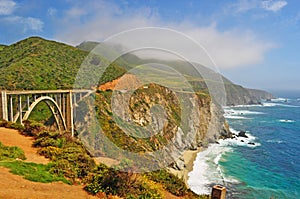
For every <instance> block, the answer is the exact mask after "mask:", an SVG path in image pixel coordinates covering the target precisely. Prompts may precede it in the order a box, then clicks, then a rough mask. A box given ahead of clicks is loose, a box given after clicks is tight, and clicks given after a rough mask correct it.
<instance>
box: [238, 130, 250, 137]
mask: <svg viewBox="0 0 300 199" xmlns="http://www.w3.org/2000/svg"><path fill="white" fill-rule="evenodd" d="M238 137H243V138H248V136H247V135H246V132H245V131H240V132H239V134H238Z"/></svg>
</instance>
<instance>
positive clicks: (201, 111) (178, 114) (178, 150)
mask: <svg viewBox="0 0 300 199" xmlns="http://www.w3.org/2000/svg"><path fill="white" fill-rule="evenodd" d="M126 102H129V103H128V104H127V103H126ZM82 103H83V102H82ZM85 103H86V106H85V107H86V108H87V109H89V108H88V107H90V108H92V106H93V104H92V103H90V102H88V100H87V101H86V102H85ZM112 104H113V106H112ZM95 105H96V108H95V109H96V112H95V115H96V117H94V116H91V115H90V114H83V113H90V111H82V110H81V111H80V113H78V114H80V115H81V120H78V121H77V123H76V125H77V131H78V133H79V135H80V137H81V140H82V141H83V142H84V143H85V145H88V146H89V151H90V152H91V153H92V154H94V155H95V156H100V157H108V158H113V159H117V160H119V161H120V162H121V161H122V160H124V159H129V160H128V162H130V165H127V166H128V168H123V169H125V170H132V169H134V170H136V171H140V169H141V168H142V169H144V170H152V169H157V168H163V167H166V166H168V168H169V170H170V171H172V173H176V174H177V175H179V176H180V177H182V178H183V179H184V180H185V181H186V180H187V174H188V171H190V170H191V166H188V165H187V163H186V162H185V161H184V158H183V157H184V153H186V152H187V151H190V150H191V151H195V154H194V155H193V156H192V157H191V158H190V160H189V161H190V162H193V161H194V159H195V155H196V152H197V150H198V149H199V147H206V146H207V145H208V144H209V143H213V142H215V141H216V140H218V139H220V138H225V137H230V136H231V133H230V131H229V128H228V125H227V123H226V121H225V119H224V117H223V111H222V108H221V107H219V106H218V105H216V104H214V103H213V102H212V100H211V98H210V96H209V95H206V94H204V93H197V94H195V93H181V92H174V91H171V90H169V89H168V88H166V87H163V86H160V85H157V84H149V85H147V87H141V88H138V89H137V90H135V91H134V92H133V93H126V92H125V91H117V90H115V91H114V93H113V91H111V90H107V91H99V92H97V94H96V96H95ZM80 107H82V104H80ZM93 118H97V120H98V121H95V120H93ZM97 122H99V124H100V126H101V130H99V128H97V125H96V123H97ZM84 123H85V124H86V125H83V124H84ZM86 127H88V129H86ZM99 131H100V132H101V134H99ZM106 139H107V141H104V140H106ZM112 143H113V144H112ZM112 145H115V146H117V147H113V146H112ZM124 151H126V154H124V153H123V152H124ZM127 152H130V153H133V154H134V155H128V153H127ZM157 152H158V153H157ZM140 154H143V155H142V156H140ZM148 154H151V155H148Z"/></svg>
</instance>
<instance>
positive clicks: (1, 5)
mask: <svg viewBox="0 0 300 199" xmlns="http://www.w3.org/2000/svg"><path fill="white" fill-rule="evenodd" d="M16 5H17V4H16V3H15V2H14V1H11V0H0V15H10V14H12V13H13V11H14V10H15V8H16Z"/></svg>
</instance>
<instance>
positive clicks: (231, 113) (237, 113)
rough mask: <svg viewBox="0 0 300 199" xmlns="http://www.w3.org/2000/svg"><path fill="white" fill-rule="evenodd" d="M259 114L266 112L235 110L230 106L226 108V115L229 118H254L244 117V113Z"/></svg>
mask: <svg viewBox="0 0 300 199" xmlns="http://www.w3.org/2000/svg"><path fill="white" fill-rule="evenodd" d="M257 114H264V113H262V112H256V111H249V110H234V109H229V108H226V109H224V117H225V118H229V119H252V118H249V117H244V115H257Z"/></svg>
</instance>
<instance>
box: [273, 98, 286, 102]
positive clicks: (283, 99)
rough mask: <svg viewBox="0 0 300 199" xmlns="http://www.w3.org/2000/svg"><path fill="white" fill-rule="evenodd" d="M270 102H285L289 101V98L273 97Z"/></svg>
mask: <svg viewBox="0 0 300 199" xmlns="http://www.w3.org/2000/svg"><path fill="white" fill-rule="evenodd" d="M271 101H272V102H287V101H290V99H287V98H275V99H271Z"/></svg>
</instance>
